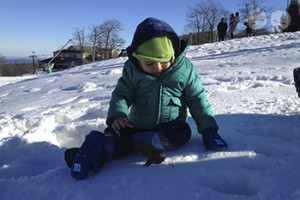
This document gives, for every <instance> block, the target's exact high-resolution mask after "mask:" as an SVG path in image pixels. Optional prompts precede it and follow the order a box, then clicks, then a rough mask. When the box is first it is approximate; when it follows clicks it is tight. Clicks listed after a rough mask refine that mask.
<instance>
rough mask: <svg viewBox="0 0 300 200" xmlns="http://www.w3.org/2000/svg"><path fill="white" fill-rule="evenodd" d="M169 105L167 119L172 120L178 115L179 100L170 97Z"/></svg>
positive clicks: (180, 105)
mask: <svg viewBox="0 0 300 200" xmlns="http://www.w3.org/2000/svg"><path fill="white" fill-rule="evenodd" d="M168 107H169V120H174V119H177V118H178V117H179V110H180V108H181V107H182V104H181V101H180V99H179V98H176V97H171V98H170V101H169V103H168Z"/></svg>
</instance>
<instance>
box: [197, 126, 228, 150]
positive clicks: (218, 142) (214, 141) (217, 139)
mask: <svg viewBox="0 0 300 200" xmlns="http://www.w3.org/2000/svg"><path fill="white" fill-rule="evenodd" d="M202 138H203V143H204V146H205V147H206V149H207V150H211V151H224V150H226V149H227V143H226V142H225V141H224V140H223V139H222V138H221V136H220V135H219V134H218V131H217V130H216V129H205V130H204V131H203V133H202Z"/></svg>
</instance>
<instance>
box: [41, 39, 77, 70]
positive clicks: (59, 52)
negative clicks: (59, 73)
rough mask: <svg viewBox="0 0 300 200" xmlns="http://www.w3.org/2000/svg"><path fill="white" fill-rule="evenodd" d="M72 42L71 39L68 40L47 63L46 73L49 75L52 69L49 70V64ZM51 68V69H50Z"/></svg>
mask: <svg viewBox="0 0 300 200" xmlns="http://www.w3.org/2000/svg"><path fill="white" fill-rule="evenodd" d="M71 41H72V39H69V41H68V42H67V43H66V44H65V45H64V46H63V47H62V48H61V49H60V50H59V52H58V53H57V54H56V55H55V56H53V58H52V59H51V60H50V61H49V62H48V63H47V65H46V67H48V73H51V71H52V69H50V70H49V67H51V66H50V64H51V62H52V61H53V60H54V59H55V58H56V57H57V56H58V55H59V54H60V52H61V51H62V50H63V49H64V48H65V47H66V46H67V45H68V44H69V43H70V42H71ZM51 68H52V67H51Z"/></svg>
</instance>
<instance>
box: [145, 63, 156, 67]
mask: <svg viewBox="0 0 300 200" xmlns="http://www.w3.org/2000/svg"><path fill="white" fill-rule="evenodd" d="M153 64H154V63H146V65H147V66H148V67H151V66H153Z"/></svg>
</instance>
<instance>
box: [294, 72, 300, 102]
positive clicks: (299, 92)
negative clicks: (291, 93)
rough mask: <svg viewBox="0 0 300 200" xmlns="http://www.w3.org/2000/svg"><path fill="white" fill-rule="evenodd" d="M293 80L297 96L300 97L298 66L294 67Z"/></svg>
mask: <svg viewBox="0 0 300 200" xmlns="http://www.w3.org/2000/svg"><path fill="white" fill-rule="evenodd" d="M294 81H295V87H296V91H297V93H298V97H299V98H300V68H296V69H294Z"/></svg>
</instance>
